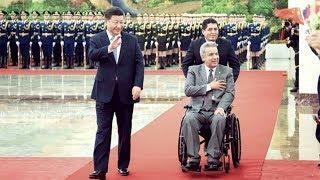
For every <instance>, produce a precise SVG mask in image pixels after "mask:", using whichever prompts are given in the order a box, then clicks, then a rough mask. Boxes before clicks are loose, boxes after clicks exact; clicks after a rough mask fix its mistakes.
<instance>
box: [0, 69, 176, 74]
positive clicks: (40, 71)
mask: <svg viewBox="0 0 320 180" xmlns="http://www.w3.org/2000/svg"><path fill="white" fill-rule="evenodd" d="M96 71H97V70H95V69H55V70H51V69H50V70H49V69H34V70H33V69H32V70H29V69H11V68H10V69H0V75H95V74H96ZM145 75H182V71H180V70H145Z"/></svg>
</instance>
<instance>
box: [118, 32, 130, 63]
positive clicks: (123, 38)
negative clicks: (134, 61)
mask: <svg viewBox="0 0 320 180" xmlns="http://www.w3.org/2000/svg"><path fill="white" fill-rule="evenodd" d="M121 41H122V42H121V48H120V55H119V59H118V64H119V63H120V61H121V60H122V59H123V58H122V56H123V54H124V51H125V49H126V46H127V44H128V42H127V38H126V35H125V34H124V33H121Z"/></svg>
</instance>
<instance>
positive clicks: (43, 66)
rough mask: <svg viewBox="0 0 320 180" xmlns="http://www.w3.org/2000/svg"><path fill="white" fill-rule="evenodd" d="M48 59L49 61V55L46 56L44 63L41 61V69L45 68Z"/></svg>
mask: <svg viewBox="0 0 320 180" xmlns="http://www.w3.org/2000/svg"><path fill="white" fill-rule="evenodd" d="M46 61H47V57H45V56H44V57H43V61H42V63H41V62H40V67H41V69H45V68H46Z"/></svg>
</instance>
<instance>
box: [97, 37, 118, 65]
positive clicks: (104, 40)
mask: <svg viewBox="0 0 320 180" xmlns="http://www.w3.org/2000/svg"><path fill="white" fill-rule="evenodd" d="M100 40H101V44H102V46H109V45H110V40H109V37H108V34H107V32H106V31H104V32H103V33H102V35H101V37H100ZM111 58H112V59H113V62H114V63H115V64H116V59H115V58H114V56H113V55H112V56H111ZM118 63H119V61H118Z"/></svg>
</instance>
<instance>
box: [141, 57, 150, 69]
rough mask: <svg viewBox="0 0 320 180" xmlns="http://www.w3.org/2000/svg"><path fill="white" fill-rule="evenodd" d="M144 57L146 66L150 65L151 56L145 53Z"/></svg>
mask: <svg viewBox="0 0 320 180" xmlns="http://www.w3.org/2000/svg"><path fill="white" fill-rule="evenodd" d="M143 59H144V67H150V64H149V60H148V59H149V56H147V55H144V56H143Z"/></svg>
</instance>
